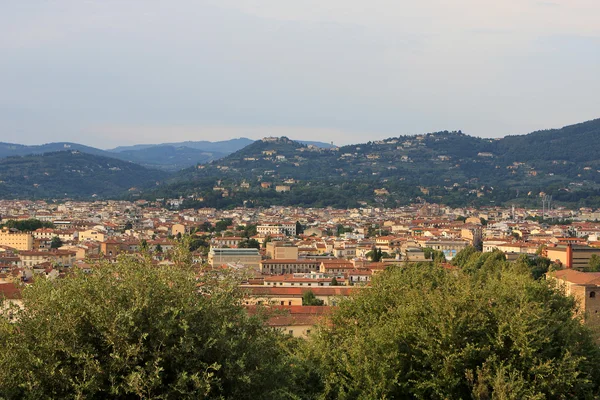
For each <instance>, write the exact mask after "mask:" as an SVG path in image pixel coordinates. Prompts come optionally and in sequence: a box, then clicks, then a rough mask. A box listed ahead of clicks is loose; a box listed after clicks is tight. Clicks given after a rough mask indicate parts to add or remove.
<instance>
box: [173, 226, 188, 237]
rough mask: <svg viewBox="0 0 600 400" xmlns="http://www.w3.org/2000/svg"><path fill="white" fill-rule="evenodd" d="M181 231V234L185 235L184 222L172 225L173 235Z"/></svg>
mask: <svg viewBox="0 0 600 400" xmlns="http://www.w3.org/2000/svg"><path fill="white" fill-rule="evenodd" d="M179 233H181V235H185V225H183V224H173V226H172V227H171V235H173V236H177V234H179Z"/></svg>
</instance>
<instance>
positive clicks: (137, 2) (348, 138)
mask: <svg viewBox="0 0 600 400" xmlns="http://www.w3.org/2000/svg"><path fill="white" fill-rule="evenodd" d="M0 10H1V11H2V12H0V50H1V51H2V53H3V62H2V63H0V86H1V87H2V88H3V90H2V91H0V141H2V142H9V143H19V144H42V143H48V142H76V143H81V144H85V145H89V146H94V147H97V148H102V149H109V148H114V147H117V146H128V145H133V144H156V143H165V142H182V141H188V140H191V141H199V140H209V141H219V140H227V139H231V138H239V137H248V138H250V139H260V138H261V137H264V136H288V137H290V138H293V139H297V140H315V141H322V142H327V143H329V142H334V143H335V144H339V145H342V144H351V143H361V142H366V141H369V140H378V139H383V138H387V137H395V136H400V135H405V134H407V135H414V134H422V133H427V132H435V131H443V130H462V131H463V132H464V133H466V134H468V135H471V136H478V137H503V136H506V135H515V134H527V133H530V132H532V131H536V130H542V129H551V128H560V127H562V126H565V125H571V124H575V123H579V122H584V121H587V120H591V119H595V118H598V117H600V110H598V107H597V103H598V102H597V99H596V97H597V93H599V92H600V78H599V77H598V73H597V71H599V70H600V24H598V23H597V17H598V15H600V3H598V2H597V1H594V0H569V1H567V0H555V1H537V0H519V1H517V0H507V1H504V2H496V1H491V0H487V1H486V0H483V1H482V0H457V1H455V2H451V3H449V2H446V1H442V0H424V1H421V2H417V3H415V2H407V1H400V2H398V1H391V0H371V1H366V0H343V1H342V0H320V1H318V0H306V1H304V2H300V3H297V2H286V1H281V0H218V1H217V0H193V1H192V0H175V1H172V2H168V3H167V2H162V1H159V0H119V1H117V0H104V1H97V0H30V1H28V2H7V3H6V4H3V5H2V6H1V8H0Z"/></svg>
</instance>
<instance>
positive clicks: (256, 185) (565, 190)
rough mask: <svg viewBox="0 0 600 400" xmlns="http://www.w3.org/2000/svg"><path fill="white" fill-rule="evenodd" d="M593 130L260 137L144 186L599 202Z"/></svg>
mask: <svg viewBox="0 0 600 400" xmlns="http://www.w3.org/2000/svg"><path fill="white" fill-rule="evenodd" d="M599 138H600V120H594V121H589V122H585V123H581V124H577V125H572V126H567V127H565V128H562V129H555V130H547V131H539V132H533V133H530V134H528V135H521V136H507V137H505V138H502V139H483V138H477V137H472V136H468V135H465V134H463V133H462V132H460V131H459V132H448V131H444V132H436V133H429V134H424V135H417V136H400V137H395V138H389V139H385V140H380V141H371V142H368V143H364V144H357V145H349V146H343V147H340V148H333V149H324V148H318V147H315V146H307V145H304V144H301V143H298V142H295V141H292V140H290V139H287V138H285V137H284V138H266V139H263V140H259V141H256V142H254V143H252V144H251V145H249V146H247V147H245V148H243V149H242V150H239V151H237V152H235V153H233V154H231V155H229V156H227V157H225V158H223V159H221V160H218V161H214V162H211V163H208V164H206V165H199V166H196V167H193V168H189V169H186V170H184V171H181V172H179V173H178V174H176V175H175V176H174V177H173V178H171V179H170V180H169V184H168V185H165V186H164V187H161V188H159V189H158V190H157V191H155V192H154V193H153V194H154V195H156V196H159V197H163V196H179V195H188V196H195V197H196V198H198V200H201V201H197V202H195V203H193V204H192V205H196V206H201V205H205V206H217V207H226V206H233V205H241V204H247V205H248V204H250V205H252V204H254V205H270V204H285V205H304V206H328V205H331V206H338V207H347V206H356V205H359V204H365V203H366V204H383V205H387V206H394V205H397V204H403V203H407V202H410V201H415V200H419V199H422V200H427V201H432V202H441V203H446V204H450V205H471V204H473V205H480V204H490V202H492V203H495V204H498V203H504V202H509V201H511V202H512V201H516V202H519V203H528V204H537V202H539V198H540V197H539V196H540V195H543V194H548V195H552V196H553V197H554V200H555V201H557V202H564V203H569V204H571V205H574V204H577V205H589V206H598V207H600V190H599V189H600V172H598V171H600V140H598V139H599ZM269 184H270V186H269ZM277 186H279V190H280V191H281V192H278V191H277V188H276V187H277ZM287 187H289V191H287Z"/></svg>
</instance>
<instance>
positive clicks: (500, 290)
mask: <svg viewBox="0 0 600 400" xmlns="http://www.w3.org/2000/svg"><path fill="white" fill-rule="evenodd" d="M575 307H576V303H575V300H574V299H573V298H569V297H565V296H564V295H563V294H562V293H560V292H558V291H557V290H555V289H554V288H553V287H552V285H551V283H550V281H546V280H534V279H533V278H532V277H531V276H530V275H529V274H528V273H526V274H525V273H519V272H518V271H515V270H512V269H504V270H503V269H497V270H494V271H490V272H489V273H487V274H467V273H464V272H462V271H455V272H452V273H449V272H447V271H445V270H443V269H442V268H440V267H436V266H427V265H426V264H423V265H413V266H408V267H406V268H393V269H390V270H388V271H386V272H384V273H382V274H381V275H379V276H378V277H376V278H374V281H373V287H372V288H371V289H369V290H362V291H359V292H357V293H356V294H355V295H354V296H353V298H352V299H350V300H347V301H342V302H341V305H340V307H339V309H337V310H336V311H334V313H333V316H332V317H331V319H330V321H329V322H328V323H326V324H324V325H323V326H322V327H321V328H320V330H319V331H318V332H317V333H316V334H313V336H312V340H314V342H313V343H312V345H311V346H310V357H309V359H310V360H312V362H314V363H316V364H318V365H319V366H320V367H319V368H320V376H321V377H322V380H323V384H324V393H323V397H322V398H324V399H384V398H385V399H411V398H418V399H495V398H497V399H547V398H554V399H558V398H564V399H570V398H590V399H591V398H595V396H597V395H598V386H599V382H600V379H599V378H600V370H599V369H598V367H597V366H598V364H599V363H600V354H599V351H598V347H597V346H596V345H595V343H594V341H593V338H592V335H591V333H590V331H589V330H588V329H587V328H586V327H585V326H584V325H583V324H581V321H580V320H579V319H578V318H575V317H574V311H575Z"/></svg>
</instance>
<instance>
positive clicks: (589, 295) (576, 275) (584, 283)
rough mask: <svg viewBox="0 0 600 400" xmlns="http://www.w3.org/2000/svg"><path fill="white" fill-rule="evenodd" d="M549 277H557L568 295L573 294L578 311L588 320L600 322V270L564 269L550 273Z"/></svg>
mask: <svg viewBox="0 0 600 400" xmlns="http://www.w3.org/2000/svg"><path fill="white" fill-rule="evenodd" d="M548 277H549V279H556V281H557V282H558V284H559V286H560V287H561V288H562V289H563V290H564V291H565V294H566V295H567V296H573V297H574V298H575V299H576V300H577V303H578V312H579V313H581V314H583V315H584V317H585V319H586V322H588V323H591V324H594V325H595V324H598V323H600V272H580V271H575V270H573V269H563V270H560V271H554V272H551V273H548Z"/></svg>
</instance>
